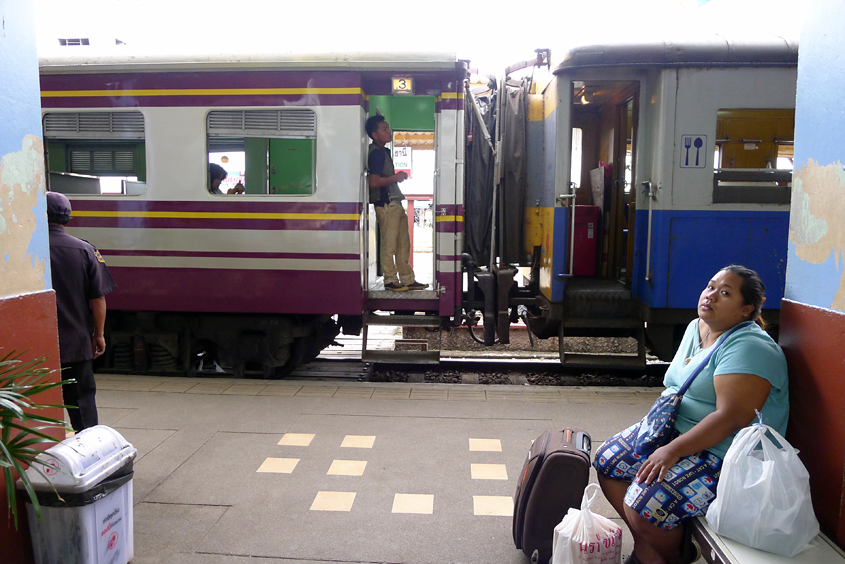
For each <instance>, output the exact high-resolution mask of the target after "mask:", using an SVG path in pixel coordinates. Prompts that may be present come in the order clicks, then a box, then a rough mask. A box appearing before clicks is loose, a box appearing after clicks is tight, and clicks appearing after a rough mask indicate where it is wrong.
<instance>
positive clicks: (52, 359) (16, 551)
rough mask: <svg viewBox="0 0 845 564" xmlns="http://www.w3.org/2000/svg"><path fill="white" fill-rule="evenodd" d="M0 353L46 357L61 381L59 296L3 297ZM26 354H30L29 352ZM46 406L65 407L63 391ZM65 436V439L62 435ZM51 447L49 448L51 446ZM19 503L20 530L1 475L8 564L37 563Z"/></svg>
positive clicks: (1, 539)
mask: <svg viewBox="0 0 845 564" xmlns="http://www.w3.org/2000/svg"><path fill="white" fill-rule="evenodd" d="M0 347H2V349H0V354H4V355H5V354H6V353H8V352H10V351H13V350H14V351H17V352H19V353H24V355H23V358H24V359H32V358H41V357H46V358H47V359H48V360H47V362H46V363H45V364H44V366H45V367H46V368H52V369H55V370H56V372H55V373H54V374H53V376H54V377H55V379H56V380H57V381H58V380H59V372H58V369H59V336H58V330H57V328H56V294H55V293H54V292H53V291H52V290H48V291H45V292H39V293H36V294H25V295H22V296H15V297H12V298H0ZM25 351H26V352H25ZM38 401H40V402H42V403H50V404H54V405H55V404H59V405H60V404H61V403H62V392H61V390H60V389H58V388H56V389H54V390H51V391H50V392H48V393H47V394H45V395H44V396H39V397H38ZM42 413H43V414H44V415H47V416H49V417H53V418H55V419H61V418H62V417H64V414H63V412H62V410H61V409H50V410H45V411H44V412H42ZM60 435H61V436H60ZM51 436H53V437H54V438H55V439H56V440H61V439H64V436H63V433H61V431H59V432H54V433H53V434H52V435H51ZM48 446H49V445H48ZM18 499H19V503H18V509H19V514H18V515H19V517H18V526H19V530H18V531H15V527H14V525H13V524H11V523H9V522H8V519H7V517H6V504H7V502H6V487H5V482H4V481H3V478H2V475H0V547H3V549H2V552H3V562H4V563H5V564H24V563H26V564H29V563H31V562H33V558H32V548H31V542H32V541H31V540H30V537H29V525H28V523H27V518H26V507H25V505H24V503H23V502H20V497H19V498H18Z"/></svg>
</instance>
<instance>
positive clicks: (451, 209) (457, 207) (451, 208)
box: [437, 204, 464, 215]
mask: <svg viewBox="0 0 845 564" xmlns="http://www.w3.org/2000/svg"><path fill="white" fill-rule="evenodd" d="M437 215H464V206H463V204H437Z"/></svg>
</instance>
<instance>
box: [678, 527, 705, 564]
mask: <svg viewBox="0 0 845 564" xmlns="http://www.w3.org/2000/svg"><path fill="white" fill-rule="evenodd" d="M699 558H701V547H700V546H698V542H696V540H695V539H694V538H693V537H692V525H690V524H689V523H686V524H685V525H684V538H683V540H682V541H681V560H680V561H681V562H682V563H683V564H692V563H693V562H695V561H696V560H698V559H699Z"/></svg>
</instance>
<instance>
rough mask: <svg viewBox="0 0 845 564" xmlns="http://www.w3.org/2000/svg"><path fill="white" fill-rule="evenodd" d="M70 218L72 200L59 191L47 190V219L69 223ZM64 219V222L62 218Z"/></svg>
mask: <svg viewBox="0 0 845 564" xmlns="http://www.w3.org/2000/svg"><path fill="white" fill-rule="evenodd" d="M69 218H70V200H68V199H67V196H65V195H64V194H61V193H59V192H47V220H48V221H53V220H58V221H55V223H67V220H68V219H69ZM62 219H64V221H63V222H62V221H61V220H62Z"/></svg>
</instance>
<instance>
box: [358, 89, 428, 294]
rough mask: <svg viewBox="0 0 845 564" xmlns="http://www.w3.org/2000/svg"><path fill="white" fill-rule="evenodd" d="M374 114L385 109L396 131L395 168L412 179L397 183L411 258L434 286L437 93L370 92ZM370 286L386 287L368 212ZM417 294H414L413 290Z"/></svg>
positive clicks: (371, 288)
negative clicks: (432, 94)
mask: <svg viewBox="0 0 845 564" xmlns="http://www.w3.org/2000/svg"><path fill="white" fill-rule="evenodd" d="M369 102H370V104H369V107H370V115H371V116H372V115H377V114H381V115H383V116H384V118H385V120H387V122H388V123H389V124H390V128H391V131H392V132H393V139H392V142H391V143H390V144H389V148H390V150H391V151H392V154H393V164H394V168H395V170H396V171H397V172H399V171H405V172H406V173H407V174H408V179H407V180H405V181H404V182H402V183H401V184H400V185H399V188H400V189H401V190H402V193H403V195H404V196H405V200H404V201H403V205H404V206H405V210H406V213H407V216H408V234H409V236H410V239H411V256H410V260H409V262H410V264H411V266H412V267H413V268H414V274H415V277H416V280H417V281H418V282H422V283H423V284H428V285H429V288H433V287H434V285H435V284H436V279H435V266H434V263H435V261H434V259H435V256H436V252H435V238H434V221H433V219H434V218H433V215H432V213H433V212H432V210H434V209H435V207H434V206H435V204H436V202H435V198H436V194H435V193H436V190H435V169H436V146H435V131H434V130H435V103H436V98H435V97H434V96H408V95H394V96H370V98H369ZM368 256H369V260H368V266H369V268H368V288H369V291H370V292H374V291H375V292H377V291H381V290H383V289H384V285H383V284H384V278H383V270H382V264H381V258H380V237H379V234H378V223H377V221H376V219H375V216H374V214H371V218H370V237H369V249H368ZM415 295H416V294H415Z"/></svg>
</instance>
